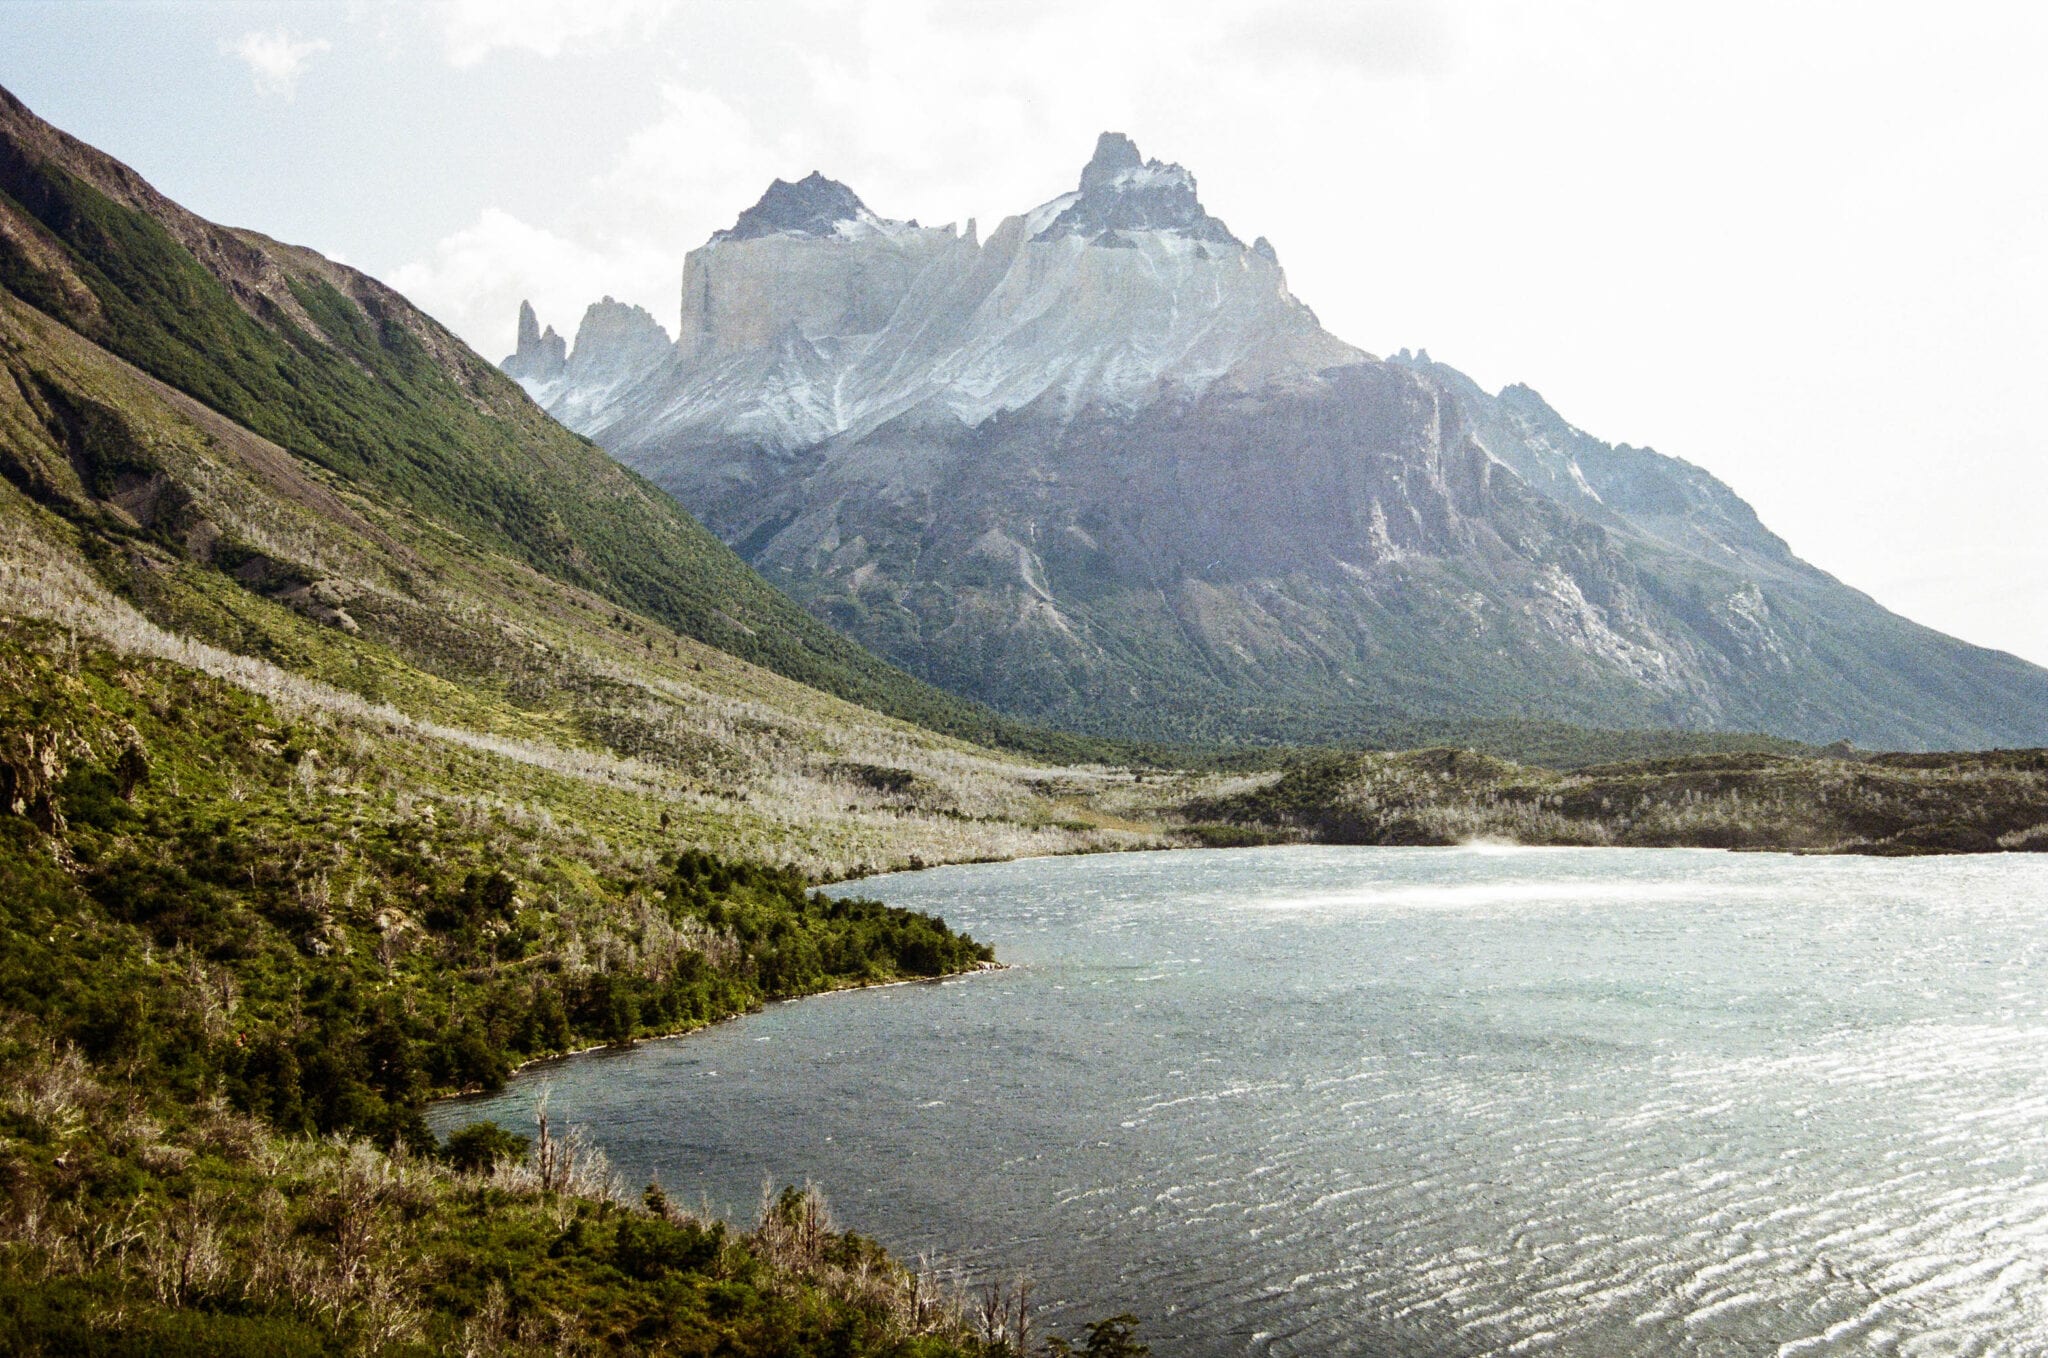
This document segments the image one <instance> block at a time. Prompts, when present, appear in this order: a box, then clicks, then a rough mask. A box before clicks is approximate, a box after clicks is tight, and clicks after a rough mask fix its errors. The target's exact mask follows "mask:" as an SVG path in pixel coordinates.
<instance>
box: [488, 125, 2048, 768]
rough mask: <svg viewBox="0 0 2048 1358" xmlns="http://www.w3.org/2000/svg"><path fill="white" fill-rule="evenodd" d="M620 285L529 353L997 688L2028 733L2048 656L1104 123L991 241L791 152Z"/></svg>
mask: <svg viewBox="0 0 2048 1358" xmlns="http://www.w3.org/2000/svg"><path fill="white" fill-rule="evenodd" d="M618 307H619V304H617V303H610V302H607V303H606V304H601V305H600V307H594V308H593V309H592V311H591V313H590V315H589V316H586V318H585V322H584V325H583V327H582V329H581V330H579V333H578V335H577V340H576V345H575V348H574V350H573V351H572V352H571V353H570V354H569V355H568V356H567V357H566V359H563V358H561V357H559V356H558V350H555V349H549V348H548V347H547V343H546V337H545V336H542V335H537V334H534V335H529V331H530V329H531V328H532V327H531V318H530V316H528V315H525V314H523V315H522V322H521V344H520V352H519V354H517V355H515V356H514V358H513V359H511V360H508V361H507V371H508V372H512V373H513V374H514V375H515V376H518V377H520V378H521V380H522V381H523V382H524V383H525V384H526V386H527V388H528V390H529V391H530V392H532V393H533V394H534V395H535V396H536V397H537V398H538V399H540V400H541V401H542V403H543V404H544V405H545V406H546V407H547V408H548V409H549V410H550V411H551V412H552V413H554V414H555V415H556V416H557V418H560V419H562V420H563V421H564V422H566V423H568V424H569V425H570V426H571V427H573V428H575V429H576V430H578V431H579V432H581V433H584V434H587V435H589V436H590V437H592V438H594V439H596V440H597V441H598V442H599V443H601V444H602V445H603V446H604V447H605V448H606V449H607V450H608V451H610V452H611V453H612V454H613V455H614V456H616V457H618V458H619V459H620V460H622V461H624V462H625V463H626V464H627V465H629V466H631V467H633V468H634V469H636V470H638V471H640V472H642V473H644V474H646V475H647V476H649V477H650V478H652V479H653V480H654V481H655V482H657V483H658V484H660V485H661V486H663V487H665V488H666V489H668V490H669V491H671V492H672V493H674V494H675V495H676V496H677V497H678V498H679V499H680V500H681V501H682V502H683V503H684V505H686V506H687V507H688V508H689V509H690V510H691V511H692V512H693V513H695V514H697V515H698V516H699V517H700V518H702V519H703V520H704V522H705V523H706V524H707V525H709V526H710V527H711V528H712V529H713V530H714V531H715V532H717V533H718V534H719V535H720V536H722V537H723V538H724V539H725V540H726V541H727V542H729V543H731V544H732V545H733V546H735V547H736V548H738V549H739V551H740V552H741V554H742V555H743V556H745V557H746V558H747V559H748V560H749V561H751V562H752V563H753V564H754V565H755V566H757V567H758V568H759V569H761V570H762V571H763V572H764V573H766V574H767V575H768V576H769V577H770V578H771V579H773V580H774V581H776V582H777V583H778V584H780V585H781V586H782V587H783V588H785V589H786V590H788V591H789V592H790V593H791V594H793V595H795V596H796V597H797V598H798V599H799V600H801V601H802V602H803V603H804V604H805V605H806V606H807V607H808V608H810V609H811V610H812V611H813V612H814V613H816V614H817V615H818V616H820V617H822V618H824V619H826V620H828V621H830V622H832V623H833V624H834V625H835V626H837V627H839V628H840V629H841V630H843V631H845V632H846V633H848V634H850V635H852V636H854V637H856V638H857V639H859V640H860V641H862V642H864V643H865V644H867V645H868V646H870V647H872V648H874V649H876V650H878V651H880V652H882V653H883V654H884V655H886V656H888V657H889V658H890V659H892V660H894V661H896V662H897V663H899V664H901V665H903V666H905V667H906V668H908V669H910V670H911V671H913V672H914V673H916V674H918V675H920V676H922V677H924V678H927V679H929V680H932V681H933V682H935V683H937V684H940V685H942V686H944V687H947V688H950V689H953V690H955V691H957V692H960V693H963V694H967V695H971V696H973V697H976V698H980V699H984V700H986V701H988V702H990V703H993V704H995V705H997V706H999V707H1001V708H1004V709H1006V710H1008V711H1010V712H1012V713H1016V714H1019V715H1023V716H1028V717H1032V718H1035V719H1039V720H1043V721H1048V722H1053V723H1058V724H1061V725H1064V726H1068V727H1072V728H1075V729H1080V730H1086V731H1091V732H1096V733H1100V734H1110V735H1121V736H1134V737H1143V738H1170V739H1197V740H1215V741H1244V740H1251V741H1267V740H1291V741H1341V740H1348V739H1360V738H1371V737H1372V735H1373V733H1374V732H1377V731H1383V730H1386V729H1388V728H1389V727H1390V725H1391V724H1396V723H1399V722H1402V721H1410V720H1414V719H1433V718H1447V717H1473V716H1478V717H1499V718H1548V719H1557V720H1564V721H1571V722H1577V723H1583V724H1593V725H1599V726H1605V727H1621V726H1666V727H1683V728H1694V729H1701V730H1761V731H1768V732H1772V733H1775V734H1779V735H1784V736H1791V737H1795V738H1799V739H1804V740H1809V741H1815V742H1831V741H1836V740H1840V739H1847V740H1850V741H1853V742H1855V743H1857V744H1859V745H1866V746H1886V747H1907V748H1926V747H1956V746H1986V745H2021V744H2043V743H2048V672H2044V671H2043V670H2041V669H2039V668H2037V667H2035V666H2032V665H2029V664H2027V663H2025V662H2023V661H2020V660H2018V659H2016V658H2014V657H2012V656H2009V655H2004V654H2002V653H1998V652H1993V651H1988V650H1984V649H1982V648H1978V647H1974V646H1970V645H1967V644H1965V643H1963V642H1960V641H1957V640H1955V639H1953V638H1950V637H1946V636H1943V635H1941V634H1939V633H1936V632H1933V631H1931V630H1929V629H1927V628H1924V627H1920V626H1918V625H1916V624H1914V623H1912V622H1910V621H1908V620H1906V619H1903V618H1900V617H1898V616H1897V615H1895V614H1892V613H1889V612H1887V611H1886V610H1884V609H1883V608H1881V607H1879V606H1878V605H1877V604H1876V603H1875V602H1874V601H1872V600H1871V599H1870V598H1868V597H1867V596H1865V595H1863V594H1861V593H1858V592H1857V591H1855V590H1853V589H1851V588H1849V587H1848V586H1846V585H1844V584H1842V583H1841V582H1839V581H1837V580H1835V579H1833V578H1832V577H1830V576H1829V575H1827V574H1826V573H1825V572H1823V571H1821V570H1819V569H1817V568H1815V567H1813V566H1811V565H1809V564H1807V563H1805V562H1803V561H1801V560H1799V559H1798V558H1797V557H1796V556H1794V555H1793V554H1792V553H1791V551H1790V550H1789V549H1788V548H1787V547H1786V545H1785V543H1784V542H1783V541H1782V540H1780V539H1779V538H1778V537H1777V536H1776V535H1774V534H1773V533H1771V532H1770V531H1769V530H1768V529H1767V528H1766V527H1765V526H1764V525H1763V524H1762V523H1760V522H1759V521H1758V519H1757V516H1756V514H1755V513H1754V511H1753V510H1751V508H1750V507H1749V506H1748V505H1747V504H1746V503H1744V502H1743V500H1742V499H1741V498H1740V497H1739V496H1738V495H1736V494H1735V492H1734V491H1732V490H1731V489H1729V488H1728V487H1727V486H1725V485H1723V484H1722V483H1721V482H1720V481H1718V480H1717V479H1715V478H1714V477H1713V476H1712V475H1711V474H1709V473H1708V472H1706V471H1704V470H1702V469H1701V468H1699V467H1696V466H1693V465H1691V464H1689V463H1686V462H1683V461H1680V460H1678V459H1674V458H1670V457H1665V456H1663V455H1661V454H1658V453H1656V452H1654V451H1652V450H1650V449H1647V448H1637V447H1631V446H1630V445H1628V444H1611V443H1608V442H1605V441H1603V440H1601V439H1598V438H1596V437H1594V436H1593V435H1591V434H1588V433H1586V432H1585V431H1583V430H1581V429H1579V428H1577V427H1576V426H1574V425H1573V424H1571V423H1570V422H1569V421H1568V420H1566V419H1565V418H1564V417H1563V416H1561V415H1560V414H1559V413H1558V412H1556V411H1554V410H1552V409H1551V408H1550V407H1549V405H1547V404H1546V403H1545V402H1544V401H1543V399H1542V398H1541V397H1540V396H1539V395H1538V394H1537V393H1536V392H1534V391H1532V390H1530V389H1528V388H1527V387H1521V386H1510V387H1508V388H1506V389H1504V390H1502V391H1499V392H1488V391H1486V390H1484V389H1482V388H1481V387H1480V386H1479V385H1478V384H1476V383H1474V382H1473V381H1472V380H1471V379H1469V378H1467V377H1466V376H1464V375H1463V374H1462V373H1460V372H1458V371H1457V370H1456V369H1454V368H1451V367H1449V366H1446V365H1444V364H1441V363H1438V362H1435V361H1434V360H1432V359H1430V358H1429V357H1428V356H1427V355H1426V354H1410V353H1406V352H1404V353H1402V354H1399V355H1396V356H1394V357H1391V358H1384V359H1382V358H1376V357H1374V356H1372V355H1369V354H1366V353H1364V352H1363V351H1361V350H1359V349H1357V348H1355V347H1353V346H1351V345H1349V344H1346V343H1345V342H1343V341H1342V340H1340V339H1338V338H1337V337H1335V336H1333V335H1331V334H1329V333H1328V332H1327V331H1326V330H1324V329H1323V327H1322V325H1321V324H1320V323H1319V322H1318V321H1317V319H1316V316H1315V314H1314V312H1312V311H1311V310H1310V309H1309V308H1308V307H1307V306H1305V305H1303V304H1302V303H1301V302H1300V301H1299V300H1297V299H1296V298H1295V297H1294V295H1293V294H1292V293H1291V292H1290V291H1289V290H1288V287H1287V282H1286V276H1285V274H1284V272H1283V271H1282V269H1281V267H1280V263H1279V258H1278V254H1277V252H1276V251H1275V250H1274V249H1273V247H1272V245H1271V244H1270V243H1269V242H1268V241H1266V239H1265V238H1264V237H1258V238H1256V239H1255V241H1254V243H1253V244H1252V245H1250V246H1246V245H1245V244H1243V243H1242V241H1241V240H1240V239H1239V238H1238V237H1237V236H1236V235H1235V234H1233V233H1232V232H1231V231H1230V230H1229V228H1227V227H1226V226H1225V225H1224V224H1223V223H1222V222H1221V221H1219V220H1217V219H1216V218H1214V217H1212V216H1210V215H1209V214H1208V213H1207V212H1206V211H1205V210H1204V209H1203V207H1202V205H1201V201H1200V198H1199V196H1198V193H1197V187H1196V181H1195V178H1194V176H1193V175H1192V174H1191V173H1189V172H1188V171H1187V170H1185V169H1183V168H1182V167H1180V166H1178V165H1174V164H1169V163H1164V162H1161V161H1158V160H1147V159H1145V158H1144V157H1143V156H1142V155H1141V153H1140V152H1139V150H1138V148H1137V146H1136V145H1135V144H1134V143H1133V142H1132V141H1131V140H1130V139H1129V138H1128V137H1125V136H1123V135H1121V134H1118V133H1105V134H1104V135H1103V136H1102V138H1101V139H1100V141H1099V142H1098V143H1097V145H1096V148H1095V152H1094V155H1093V156H1092V157H1091V158H1090V160H1089V161H1088V163H1087V165H1086V167H1085V168H1084V169H1083V171H1082V173H1081V175H1080V176H1079V180H1078V182H1077V185H1076V187H1075V188H1074V190H1073V191H1071V192H1067V193H1063V194H1061V195H1059V196H1057V197H1055V198H1053V199H1051V200H1049V201H1048V202H1045V203H1043V204H1041V205H1040V206H1038V207H1036V208H1034V209H1032V210H1030V211H1028V212H1025V213H1021V214H1019V215H1017V216H1013V217H1011V218H1009V219H1007V220H1005V221H1004V222H1003V223H1002V224H1001V225H1000V226H999V227H998V228H997V229H996V230H995V231H993V232H991V233H990V234H989V235H988V237H987V239H986V240H982V239H980V238H979V237H978V235H977V233H976V232H975V230H974V229H973V224H972V223H971V222H970V223H969V224H968V228H967V229H966V230H965V231H961V230H959V229H956V228H955V227H953V226H944V227H921V226H919V225H917V224H916V223H915V222H899V221H892V220H889V219H886V218H882V217H879V216H877V215H875V214H874V213H873V212H872V211H870V210H869V209H868V208H867V206H866V205H865V204H864V203H862V202H861V200H860V198H859V197H858V196H857V195H856V194H854V193H853V192H852V190H850V189H848V188H846V187H845V186H844V185H840V184H837V183H834V182H833V181H831V180H828V179H825V178H823V177H822V176H821V175H816V174H814V175H812V176H810V177H809V178H807V179H804V180H802V181H799V182H797V183H795V184H790V183H784V182H782V181H777V183H776V184H774V185H773V186H771V187H770V189H769V191H768V193H767V194H766V195H764V196H763V198H762V199H761V201H760V202H759V203H757V204H756V205H754V206H753V207H752V208H749V209H748V210H747V211H746V212H744V213H742V214H741V215H740V217H739V219H738V220H737V221H736V222H735V224H734V226H733V227H732V228H730V229H728V230H725V231H720V232H718V233H716V234H715V235H713V237H712V238H711V240H710V241H708V242H707V243H706V244H705V245H703V246H702V247H700V248H699V249H697V250H695V251H694V252H692V253H691V254H690V256H689V258H688V260H687V262H686V264H685V266H684V272H683V280H682V296H681V307H680V313H679V317H678V331H677V335H676V338H675V340H674V341H673V343H668V342H666V335H665V333H663V332H662V331H661V328H660V326H659V325H657V324H656V323H655V322H654V320H653V318H652V317H648V316H646V313H644V312H640V313H637V315H636V316H633V317H631V318H629V319H622V318H621V317H620V316H619V314H618V312H617V310H616V309H617V308H618ZM643 318H644V319H643ZM628 335H630V337H631V338H630V341H628V340H627V339H626V338H624V337H626V336H628ZM657 337H659V338H657ZM586 350H587V351H588V352H589V354H590V355H591V357H590V359H589V360H588V361H587V362H586V361H585V358H584V356H585V354H586ZM600 355H602V358H601V359H600V357H599V356H600ZM579 365H580V366H579Z"/></svg>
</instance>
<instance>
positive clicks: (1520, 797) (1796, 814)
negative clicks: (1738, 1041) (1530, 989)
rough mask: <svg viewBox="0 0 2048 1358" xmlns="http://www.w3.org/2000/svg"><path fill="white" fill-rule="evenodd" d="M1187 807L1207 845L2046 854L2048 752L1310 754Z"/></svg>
mask: <svg viewBox="0 0 2048 1358" xmlns="http://www.w3.org/2000/svg"><path fill="white" fill-rule="evenodd" d="M1186 811H1187V814H1188V816H1189V817H1190V818H1191V819H1192V820H1194V821H1196V822H1198V823H1199V824H1200V829H1201V831H1202V832H1203V833H1204V834H1205V836H1206V837H1207V838H1208V839H1209V840H1210V842H1215V843H1245V842H1264V841H1268V840H1287V839H1303V840H1313V841H1315V842H1318V843H1325V844H1458V843H1463V842H1466V841H1470V840H1488V839H1492V840H1504V841H1509V842H1512V843H1517V844H1583V845H1630V846H1636V847H1645V848H1648V847H1673V848H1675V847H1692V848H1717V849H1788V850H1797V851H1801V852H1814V853H1867V854H1901V855H1904V854H1925V853H1997V852H2001V851H2029V850H2030V851H2044V850H2048V750H1998V751H1992V752H1990V753H1986V754H1883V755H1863V756H1849V757H1844V758H1798V757H1793V756H1787V755H1774V754H1761V753H1757V754H1730V755H1702V756H1694V757H1689V758H1678V759H1651V760H1642V761H1638V762H1634V763H1624V764H1607V765H1597V766H1594V767H1590V768H1581V769H1576V770H1573V771H1570V772H1559V771H1556V770H1550V769H1541V768H1531V767H1527V766H1524V765H1520V764H1514V763H1510V762H1508V761H1506V760H1502V759H1496V758H1492V757H1490V756H1487V755H1483V754H1477V753H1474V752H1472V751H1469V750H1447V749H1435V750H1417V751H1412V752H1409V753H1405V754H1392V755H1361V756H1349V757H1344V756H1332V757H1324V758H1318V759H1311V760H1307V761H1305V762H1303V763H1301V764H1300V765H1299V766H1297V767H1295V768H1293V769H1290V770H1288V771H1287V772H1285V773H1283V774H1280V775H1277V776H1274V777H1272V778H1269V779H1267V780H1266V781H1264V782H1263V783H1262V784H1261V785H1260V786H1257V787H1254V788H1248V789H1245V790H1242V791H1239V792H1236V793H1233V794H1231V795H1228V796H1224V797H1220V798H1205V799H1198V800H1196V801H1194V802H1192V803H1191V804H1189V806H1188V807H1187V808H1186Z"/></svg>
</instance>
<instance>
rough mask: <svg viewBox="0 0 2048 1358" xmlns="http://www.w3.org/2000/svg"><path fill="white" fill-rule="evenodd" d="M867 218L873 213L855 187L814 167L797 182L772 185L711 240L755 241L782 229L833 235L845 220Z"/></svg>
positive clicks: (870, 217)
mask: <svg viewBox="0 0 2048 1358" xmlns="http://www.w3.org/2000/svg"><path fill="white" fill-rule="evenodd" d="M863 219H867V220H872V219H873V214H872V213H870V212H869V211H868V209H867V205H866V204H865V203H863V202H861V200H860V198H859V197H858V195H856V194H855V193H854V191H853V190H852V189H849V188H847V187H846V185H844V184H841V183H839V182H838V181H837V180H832V179H827V178H825V176H824V175H822V174H819V173H818V172H817V171H815V170H813V171H812V172H811V173H810V174H808V175H806V176H804V177H803V178H802V179H800V180H798V181H797V182H796V183H794V184H792V183H789V182H788V181H787V180H782V179H778V180H776V181H775V182H774V183H772V184H770V185H769V186H768V192H766V193H764V194H762V195H761V200H760V201H759V202H757V203H755V204H754V205H753V206H752V207H750V208H748V209H747V210H746V211H745V212H742V213H741V214H740V215H739V220H738V221H736V222H734V223H733V224H732V225H731V226H730V227H728V228H727V229H725V230H723V231H720V232H717V233H715V234H714V235H713V236H712V237H711V239H712V240H714V241H732V240H753V239H755V238H756V237H758V236H773V235H776V234H779V233H781V232H794V233H795V234H797V235H803V236H829V235H831V234H833V232H834V231H835V230H836V229H837V228H838V227H839V226H840V225H841V224H842V223H846V222H859V221H862V220H863Z"/></svg>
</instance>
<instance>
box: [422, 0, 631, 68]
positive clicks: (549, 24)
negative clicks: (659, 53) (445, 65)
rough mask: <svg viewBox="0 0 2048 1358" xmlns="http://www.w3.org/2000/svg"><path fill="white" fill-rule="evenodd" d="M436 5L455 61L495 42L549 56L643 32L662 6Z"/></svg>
mask: <svg viewBox="0 0 2048 1358" xmlns="http://www.w3.org/2000/svg"><path fill="white" fill-rule="evenodd" d="M437 9H438V12H439V16H440V20H441V36H442V40H443V42H444V43H445V44H446V46H447V53H448V60H449V62H450V63H451V64H453V65H456V66H474V65H476V64H477V63H478V62H480V61H482V60H483V59H484V58H486V57H488V56H490V55H491V54H492V53H493V52H496V51H498V50H499V49H500V48H505V49H509V50H512V51H520V52H531V53H533V54H534V55H536V56H541V57H550V58H552V57H557V56H560V55H561V54H562V52H563V50H564V49H566V48H568V47H570V46H571V45H575V44H582V43H602V42H605V41H608V40H618V39H622V38H625V37H627V36H631V35H636V34H637V35H643V36H644V35H646V34H648V33H651V32H652V31H653V30H654V29H655V28H656V27H657V26H658V25H659V24H660V22H661V21H662V19H663V18H664V17H665V15H666V12H667V6H666V5H664V4H663V3H661V0H444V3H442V4H441V5H439V6H438V7H437Z"/></svg>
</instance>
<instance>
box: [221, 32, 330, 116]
mask: <svg viewBox="0 0 2048 1358" xmlns="http://www.w3.org/2000/svg"><path fill="white" fill-rule="evenodd" d="M332 46H333V44H332V43H330V42H328V41H327V39H325V38H311V39H308V40H306V41H304V42H299V41H295V40H294V39H293V38H292V36H291V35H290V34H289V33H287V32H285V31H284V30H283V29H282V28H280V29H278V30H277V31H276V32H274V33H258V32H254V31H251V32H248V33H244V34H243V35H242V36H241V37H239V38H237V39H235V40H234V41H233V42H224V43H222V44H221V51H223V52H225V53H227V54H228V55H229V56H232V57H239V58H241V60H242V62H243V64H245V65H246V66H248V68H249V74H250V76H251V78H253V79H254V80H255V82H256V89H257V92H258V93H261V94H281V95H283V96H284V97H285V98H287V99H289V98H291V97H292V94H293V92H294V91H295V90H297V89H298V87H299V77H300V76H301V75H303V74H305V71H306V63H307V61H309V60H311V59H312V58H313V57H314V56H317V55H318V54H319V53H321V52H325V51H327V50H328V49H329V48H331V47H332Z"/></svg>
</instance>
